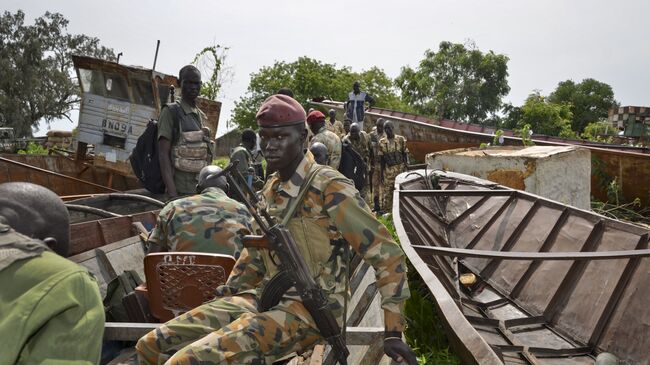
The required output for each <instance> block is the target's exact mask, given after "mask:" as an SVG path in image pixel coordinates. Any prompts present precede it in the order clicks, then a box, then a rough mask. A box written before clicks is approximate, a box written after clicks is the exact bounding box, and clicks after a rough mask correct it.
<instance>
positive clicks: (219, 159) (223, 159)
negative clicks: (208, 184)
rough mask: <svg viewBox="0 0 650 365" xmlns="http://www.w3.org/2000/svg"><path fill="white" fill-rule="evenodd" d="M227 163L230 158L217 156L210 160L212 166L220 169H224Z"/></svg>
mask: <svg viewBox="0 0 650 365" xmlns="http://www.w3.org/2000/svg"><path fill="white" fill-rule="evenodd" d="M229 163H230V158H229V157H228V156H219V157H217V158H215V159H214V160H212V164H213V165H217V166H219V167H221V168H222V169H223V168H226V166H228V164H229Z"/></svg>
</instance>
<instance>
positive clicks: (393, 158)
mask: <svg viewBox="0 0 650 365" xmlns="http://www.w3.org/2000/svg"><path fill="white" fill-rule="evenodd" d="M394 129H395V127H394V126H393V122H391V121H387V122H386V123H384V131H385V132H386V136H385V137H383V138H382V139H380V140H379V156H380V158H381V178H382V180H381V183H382V185H383V187H384V204H383V205H382V209H383V210H384V212H390V211H391V209H392V207H393V190H395V178H396V177H397V175H399V174H400V173H402V172H404V171H406V170H407V167H408V149H407V148H406V138H404V137H403V136H399V135H396V134H395V132H394Z"/></svg>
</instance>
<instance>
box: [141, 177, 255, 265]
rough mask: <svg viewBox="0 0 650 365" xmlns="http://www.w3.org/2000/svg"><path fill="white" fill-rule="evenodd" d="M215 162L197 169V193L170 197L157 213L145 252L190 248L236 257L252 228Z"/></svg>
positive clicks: (185, 249) (196, 250) (249, 218)
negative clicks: (174, 198) (169, 200)
mask: <svg viewBox="0 0 650 365" xmlns="http://www.w3.org/2000/svg"><path fill="white" fill-rule="evenodd" d="M221 172H222V170H221V168H220V167H218V166H213V165H211V166H206V167H204V168H203V169H202V170H201V172H200V173H199V183H198V185H197V186H196V192H197V194H198V195H193V196H188V197H185V198H180V199H176V200H172V201H171V202H169V203H167V205H165V207H164V208H163V209H162V210H161V211H160V214H159V215H158V222H157V224H156V227H155V228H154V229H153V230H152V231H151V234H150V235H149V240H148V241H149V245H150V246H149V252H156V251H186V252H187V251H192V252H208V253H220V254H225V255H231V256H234V257H235V258H238V257H239V253H240V252H241V250H242V248H243V246H242V241H241V239H242V237H243V235H245V234H250V232H253V229H252V228H251V222H252V220H253V218H252V217H251V215H250V214H249V213H248V210H247V209H246V207H245V206H244V205H243V204H241V203H239V202H237V201H235V200H233V199H230V198H229V197H228V196H227V195H226V193H225V191H227V190H228V183H227V182H226V177H225V176H224V175H221Z"/></svg>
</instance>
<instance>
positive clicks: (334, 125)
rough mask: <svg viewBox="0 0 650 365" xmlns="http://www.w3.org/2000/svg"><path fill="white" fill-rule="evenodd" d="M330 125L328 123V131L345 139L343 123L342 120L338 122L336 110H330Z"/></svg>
mask: <svg viewBox="0 0 650 365" xmlns="http://www.w3.org/2000/svg"><path fill="white" fill-rule="evenodd" d="M329 117H330V120H329V123H326V125H327V129H328V130H329V131H330V132H334V134H336V135H337V136H339V138H341V139H343V137H345V134H346V132H345V129H344V128H343V123H341V121H340V120H336V110H334V109H330V111H329Z"/></svg>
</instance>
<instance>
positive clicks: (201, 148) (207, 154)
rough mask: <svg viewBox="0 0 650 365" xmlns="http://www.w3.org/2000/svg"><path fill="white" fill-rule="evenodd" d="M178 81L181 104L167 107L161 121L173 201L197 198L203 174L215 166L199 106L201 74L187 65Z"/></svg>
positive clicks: (166, 173)
mask: <svg viewBox="0 0 650 365" xmlns="http://www.w3.org/2000/svg"><path fill="white" fill-rule="evenodd" d="M178 80H179V82H180V84H181V100H180V101H177V102H176V103H171V104H167V105H166V106H164V107H163V109H162V110H161V111H160V118H159V121H158V148H159V152H160V153H159V161H160V171H161V173H162V177H163V181H164V182H165V186H166V190H167V195H168V197H169V198H174V197H176V196H178V195H189V194H194V192H195V188H196V182H197V176H198V173H199V171H201V169H202V168H204V167H205V166H207V165H209V164H211V163H212V142H211V140H210V136H211V132H210V129H209V128H208V127H206V126H205V123H204V121H205V120H206V116H205V114H203V112H202V111H201V110H200V109H199V108H198V107H197V106H196V98H197V97H198V96H199V91H200V90H201V72H200V71H199V70H198V69H197V68H196V67H194V66H192V65H187V66H185V67H183V68H181V70H180V71H179V73H178Z"/></svg>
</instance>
